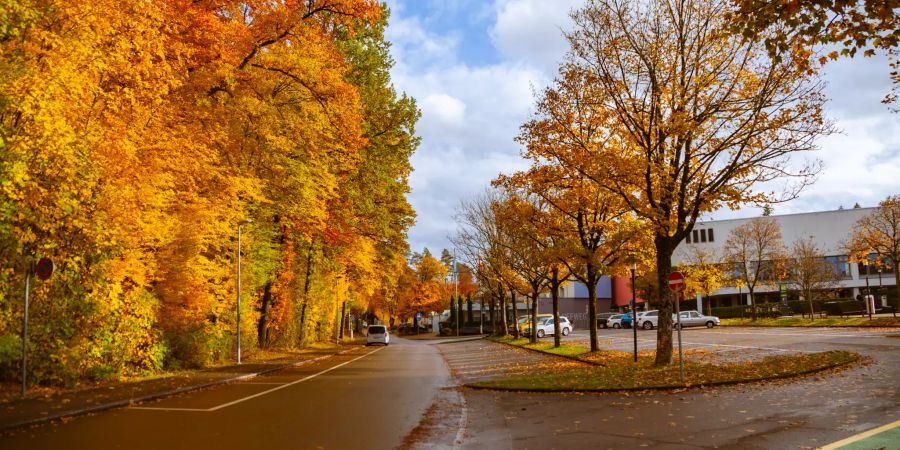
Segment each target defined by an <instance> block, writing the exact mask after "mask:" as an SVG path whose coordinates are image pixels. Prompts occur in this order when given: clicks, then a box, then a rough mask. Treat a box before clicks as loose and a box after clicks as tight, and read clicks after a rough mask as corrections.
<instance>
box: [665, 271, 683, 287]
mask: <svg viewBox="0 0 900 450" xmlns="http://www.w3.org/2000/svg"><path fill="white" fill-rule="evenodd" d="M669 289H671V290H673V291H676V292H677V291H680V290H682V289H684V275H682V274H681V272H672V273H671V274H669Z"/></svg>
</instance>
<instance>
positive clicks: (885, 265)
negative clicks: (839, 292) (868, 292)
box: [857, 253, 894, 277]
mask: <svg viewBox="0 0 900 450" xmlns="http://www.w3.org/2000/svg"><path fill="white" fill-rule="evenodd" d="M875 258H876V255H875V254H874V253H873V254H871V255H869V258H868V259H869V261H868V263H867V264H863V263H857V269H859V276H876V277H877V276H878V269H881V275H882V276H883V275H885V274H893V273H894V264H893V261H891V260H890V259H887V260H885V261H881V263H880V264H879V263H878V262H876V260H875Z"/></svg>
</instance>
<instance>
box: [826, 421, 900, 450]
mask: <svg viewBox="0 0 900 450" xmlns="http://www.w3.org/2000/svg"><path fill="white" fill-rule="evenodd" d="M897 427H900V420H895V421H893V422H891V423H888V424H884V425H882V426H880V427H876V428H872V429H871V430H867V431H863V432H862V433H858V434H854V435H853V436H850V437H848V438H844V439H841V440H839V441H837V442H832V443H830V444H828V445H826V446H824V447H821V448H820V450H834V449H838V448H841V447H843V446H845V445H847V444H852V443H854V442H858V441H861V440H863V439H865V438H868V437H872V436H874V435H876V434H880V433H883V432H885V431H888V430H891V429H894V428H897Z"/></svg>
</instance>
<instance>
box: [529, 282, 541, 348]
mask: <svg viewBox="0 0 900 450" xmlns="http://www.w3.org/2000/svg"><path fill="white" fill-rule="evenodd" d="M540 289H541V287H540V286H537V285H531V343H532V344H533V343H535V342H537V309H538V308H537V302H538V295H539V294H540V292H538V291H539V290H540Z"/></svg>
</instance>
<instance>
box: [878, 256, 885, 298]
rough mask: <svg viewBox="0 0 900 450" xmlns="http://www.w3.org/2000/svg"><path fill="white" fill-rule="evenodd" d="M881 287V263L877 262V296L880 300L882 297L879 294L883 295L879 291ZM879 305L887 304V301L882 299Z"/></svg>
mask: <svg viewBox="0 0 900 450" xmlns="http://www.w3.org/2000/svg"><path fill="white" fill-rule="evenodd" d="M881 287H882V286H881V265H880V264H879V265H878V297H879V300H881V298H882V297H881V296H882V295H883V294H882V293H881ZM881 306H887V301H882V302H881Z"/></svg>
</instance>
